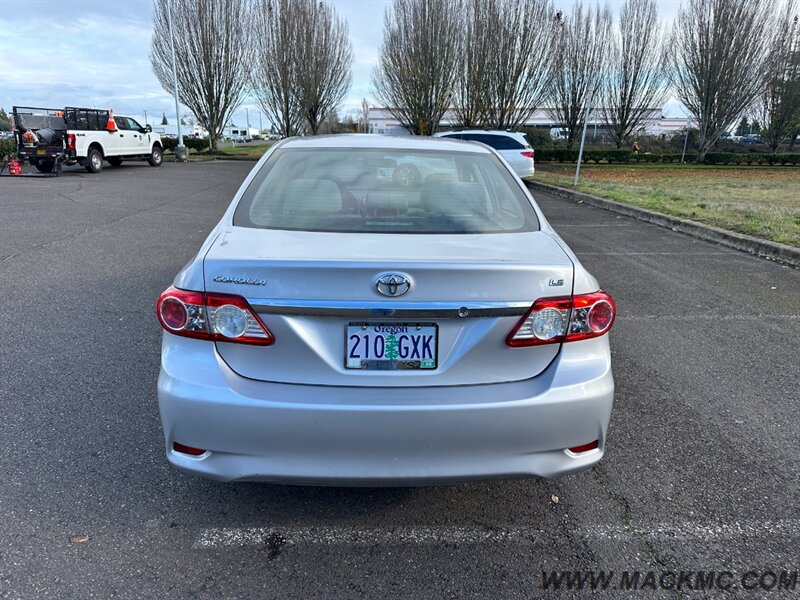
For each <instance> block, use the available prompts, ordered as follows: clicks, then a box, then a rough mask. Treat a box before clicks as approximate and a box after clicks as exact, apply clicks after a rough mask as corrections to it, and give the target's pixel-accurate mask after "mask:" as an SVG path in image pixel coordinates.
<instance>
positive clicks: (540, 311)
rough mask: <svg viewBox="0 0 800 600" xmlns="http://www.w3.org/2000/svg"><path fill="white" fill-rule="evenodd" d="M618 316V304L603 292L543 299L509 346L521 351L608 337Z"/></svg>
mask: <svg viewBox="0 0 800 600" xmlns="http://www.w3.org/2000/svg"><path fill="white" fill-rule="evenodd" d="M616 314H617V307H616V305H615V304H614V300H613V299H612V298H611V296H609V295H608V294H606V293H605V292H604V291H603V290H599V291H597V292H594V293H592V294H581V295H578V296H562V297H558V298H540V299H539V300H537V301H536V302H534V303H533V306H531V309H530V310H529V311H528V313H527V314H526V315H525V316H524V317H522V319H521V320H520V322H519V323H517V324H516V325H515V326H514V329H512V330H511V333H509V334H508V337H507V338H506V344H507V345H509V346H511V347H513V348H517V347H520V346H539V345H542V344H557V343H561V342H575V341H578V340H585V339H589V338H593V337H598V336H601V335H604V334H605V333H608V330H609V329H611V326H612V325H613V324H614V318H615V317H616Z"/></svg>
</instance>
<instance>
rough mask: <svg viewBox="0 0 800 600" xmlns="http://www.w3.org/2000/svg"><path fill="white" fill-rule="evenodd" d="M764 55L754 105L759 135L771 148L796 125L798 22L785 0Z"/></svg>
mask: <svg viewBox="0 0 800 600" xmlns="http://www.w3.org/2000/svg"><path fill="white" fill-rule="evenodd" d="M784 10H785V12H784V14H783V15H782V16H781V18H779V19H778V20H777V27H776V30H775V34H774V36H773V38H772V42H771V43H770V50H769V55H768V57H767V63H766V64H767V67H766V69H765V70H766V74H767V77H766V82H765V84H764V88H763V89H762V90H761V93H760V94H759V97H758V99H757V100H756V105H755V114H756V118H757V119H758V120H759V121H760V122H761V123H762V127H761V136H762V137H763V138H764V141H765V142H766V143H767V145H768V146H769V147H770V148H772V151H773V152H776V151H777V150H778V146H780V145H781V144H782V143H783V141H784V140H785V139H786V138H787V137H789V136H790V135H791V134H793V133H794V131H795V129H796V128H797V127H799V126H800V23H798V20H800V19H798V15H797V3H796V2H795V0H787V2H786V6H785V9H784Z"/></svg>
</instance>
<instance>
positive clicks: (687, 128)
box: [681, 121, 689, 164]
mask: <svg viewBox="0 0 800 600" xmlns="http://www.w3.org/2000/svg"><path fill="white" fill-rule="evenodd" d="M688 143H689V122H688V121H687V122H686V139H685V140H683V152H682V153H681V164H683V159H684V158H685V157H686V145H687V144H688Z"/></svg>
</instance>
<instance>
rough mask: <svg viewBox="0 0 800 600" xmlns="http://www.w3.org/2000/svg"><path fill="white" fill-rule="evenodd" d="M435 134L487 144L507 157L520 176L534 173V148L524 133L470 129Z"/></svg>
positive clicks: (436, 135)
mask: <svg viewBox="0 0 800 600" xmlns="http://www.w3.org/2000/svg"><path fill="white" fill-rule="evenodd" d="M434 135H435V137H444V138H451V139H457V140H467V141H470V142H480V143H482V144H486V145H487V146H489V147H491V148H494V149H495V150H497V153H498V154H499V155H500V156H502V157H503V158H505V159H506V162H508V164H509V165H511V168H512V169H514V172H515V173H516V174H517V175H519V176H520V177H530V176H531V175H533V173H534V166H533V158H534V150H533V148H531V145H530V144H529V143H528V140H527V139H526V138H525V134H524V133H518V132H516V131H501V130H495V129H468V130H464V131H443V132H441V133H437V134H434Z"/></svg>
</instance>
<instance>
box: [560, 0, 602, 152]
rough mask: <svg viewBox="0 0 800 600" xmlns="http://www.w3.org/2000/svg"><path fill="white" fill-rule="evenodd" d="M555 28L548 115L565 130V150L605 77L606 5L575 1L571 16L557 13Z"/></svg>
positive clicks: (577, 132) (577, 131)
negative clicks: (592, 4)
mask: <svg viewBox="0 0 800 600" xmlns="http://www.w3.org/2000/svg"><path fill="white" fill-rule="evenodd" d="M554 26H555V27H556V33H555V39H556V41H555V54H554V56H553V70H552V75H551V77H550V90H549V91H550V102H551V103H552V106H551V107H550V109H549V111H548V112H549V113H550V116H551V118H553V120H555V121H556V122H557V123H558V125H559V126H560V127H562V128H563V129H564V131H566V135H567V148H571V147H572V145H573V144H574V143H575V140H576V139H577V138H578V136H579V134H580V131H581V129H582V128H583V121H584V114H585V111H584V108H585V106H586V103H587V102H588V101H589V100H590V99H591V97H592V95H593V94H596V93H599V88H600V85H601V83H602V82H603V81H604V79H605V77H606V70H607V57H608V45H609V40H610V38H611V13H610V12H609V10H608V7H605V6H604V7H600V6H595V7H593V8H588V9H584V7H583V4H582V3H581V2H576V3H575V5H574V6H573V10H572V14H571V15H570V16H568V17H566V18H565V17H564V16H563V15H562V14H561V12H560V11H559V12H558V13H556V18H555V23H554Z"/></svg>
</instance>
